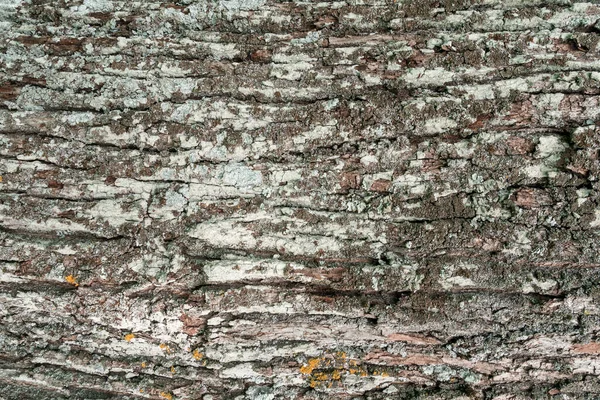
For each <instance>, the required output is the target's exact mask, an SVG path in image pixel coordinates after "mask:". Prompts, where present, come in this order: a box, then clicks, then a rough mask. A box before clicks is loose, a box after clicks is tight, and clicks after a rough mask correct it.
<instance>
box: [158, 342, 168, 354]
mask: <svg viewBox="0 0 600 400" xmlns="http://www.w3.org/2000/svg"><path fill="white" fill-rule="evenodd" d="M158 347H160V348H161V349H162V350H163V351H166V352H167V353H170V352H171V348H170V347H169V345H167V344H165V343H161V344H159V345H158Z"/></svg>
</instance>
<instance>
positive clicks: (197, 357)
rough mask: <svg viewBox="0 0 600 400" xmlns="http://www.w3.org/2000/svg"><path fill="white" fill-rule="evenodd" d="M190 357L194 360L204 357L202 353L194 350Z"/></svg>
mask: <svg viewBox="0 0 600 400" xmlns="http://www.w3.org/2000/svg"><path fill="white" fill-rule="evenodd" d="M192 355H193V356H194V358H195V359H196V360H201V359H202V357H204V355H203V354H202V353H200V351H198V349H196V350H194V352H193V353H192Z"/></svg>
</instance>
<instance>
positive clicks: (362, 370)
mask: <svg viewBox="0 0 600 400" xmlns="http://www.w3.org/2000/svg"><path fill="white" fill-rule="evenodd" d="M367 375H368V374H367V371H365V370H364V369H362V368H361V369H360V376H367Z"/></svg>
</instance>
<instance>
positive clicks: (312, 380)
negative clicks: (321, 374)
mask: <svg viewBox="0 0 600 400" xmlns="http://www.w3.org/2000/svg"><path fill="white" fill-rule="evenodd" d="M318 384H319V382H317V381H315V380H314V379H311V380H310V387H311V388H316V387H317V385H318Z"/></svg>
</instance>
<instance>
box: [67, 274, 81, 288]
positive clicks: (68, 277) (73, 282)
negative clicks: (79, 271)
mask: <svg viewBox="0 0 600 400" xmlns="http://www.w3.org/2000/svg"><path fill="white" fill-rule="evenodd" d="M65 281H67V282H68V283H70V284H71V285H74V286H79V283H77V279H75V277H74V276H73V275H69V276H65Z"/></svg>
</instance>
